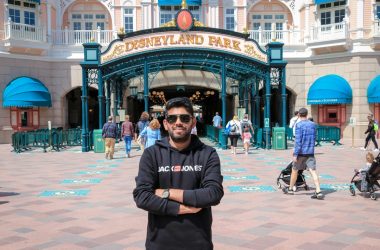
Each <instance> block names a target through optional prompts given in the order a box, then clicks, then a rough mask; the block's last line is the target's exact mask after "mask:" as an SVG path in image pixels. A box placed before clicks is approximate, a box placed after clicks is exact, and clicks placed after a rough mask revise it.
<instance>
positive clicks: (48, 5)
mask: <svg viewBox="0 0 380 250" xmlns="http://www.w3.org/2000/svg"><path fill="white" fill-rule="evenodd" d="M46 16H47V42H48V43H51V42H52V37H51V4H50V3H49V2H47V3H46Z"/></svg>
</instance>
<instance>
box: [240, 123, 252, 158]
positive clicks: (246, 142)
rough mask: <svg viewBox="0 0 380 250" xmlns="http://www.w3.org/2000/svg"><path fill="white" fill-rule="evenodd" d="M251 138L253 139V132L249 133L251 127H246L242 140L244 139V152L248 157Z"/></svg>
mask: <svg viewBox="0 0 380 250" xmlns="http://www.w3.org/2000/svg"><path fill="white" fill-rule="evenodd" d="M251 138H252V135H251V132H250V131H249V127H245V128H244V131H243V136H242V139H243V143H244V151H245V154H246V155H247V154H248V150H249V144H251Z"/></svg>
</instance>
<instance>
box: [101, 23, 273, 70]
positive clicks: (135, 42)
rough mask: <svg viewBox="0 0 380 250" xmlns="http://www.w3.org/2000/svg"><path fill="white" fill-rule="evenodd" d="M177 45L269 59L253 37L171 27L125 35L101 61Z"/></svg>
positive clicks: (179, 47) (103, 55)
mask: <svg viewBox="0 0 380 250" xmlns="http://www.w3.org/2000/svg"><path fill="white" fill-rule="evenodd" d="M177 48H178V49H181V48H192V49H197V48H199V49H211V50H219V51H223V52H231V53H235V54H240V55H244V56H248V57H250V58H253V59H256V60H258V61H260V62H263V63H267V62H268V58H267V57H268V56H267V54H266V53H265V52H263V51H262V50H260V49H259V47H258V45H257V44H256V43H255V42H253V41H251V40H246V39H244V38H239V37H234V36H229V35H223V34H219V33H212V32H199V31H198V32H196V31H188V32H181V31H168V32H159V33H154V34H152V33H150V34H145V35H140V36H135V37H130V38H125V39H124V40H122V41H117V42H114V43H112V45H111V46H110V48H109V49H108V50H107V51H106V52H105V53H103V54H102V56H101V63H107V62H109V61H111V60H114V59H117V58H121V57H124V56H130V55H133V54H137V53H140V52H145V51H150V50H160V49H177Z"/></svg>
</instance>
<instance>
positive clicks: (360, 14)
mask: <svg viewBox="0 0 380 250" xmlns="http://www.w3.org/2000/svg"><path fill="white" fill-rule="evenodd" d="M356 6H357V7H356V28H357V30H358V33H357V35H356V39H361V38H364V32H363V28H364V1H363V0H356ZM375 8H376V6H375ZM345 18H347V20H348V14H347V9H346V15H345ZM371 20H372V18H371Z"/></svg>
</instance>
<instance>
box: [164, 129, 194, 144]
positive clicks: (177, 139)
mask: <svg viewBox="0 0 380 250" xmlns="http://www.w3.org/2000/svg"><path fill="white" fill-rule="evenodd" d="M168 132H169V137H170V139H171V140H172V141H173V142H175V143H182V142H186V141H187V140H188V139H189V138H190V136H191V130H189V131H186V133H185V134H183V135H180V136H175V135H174V132H173V131H168Z"/></svg>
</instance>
